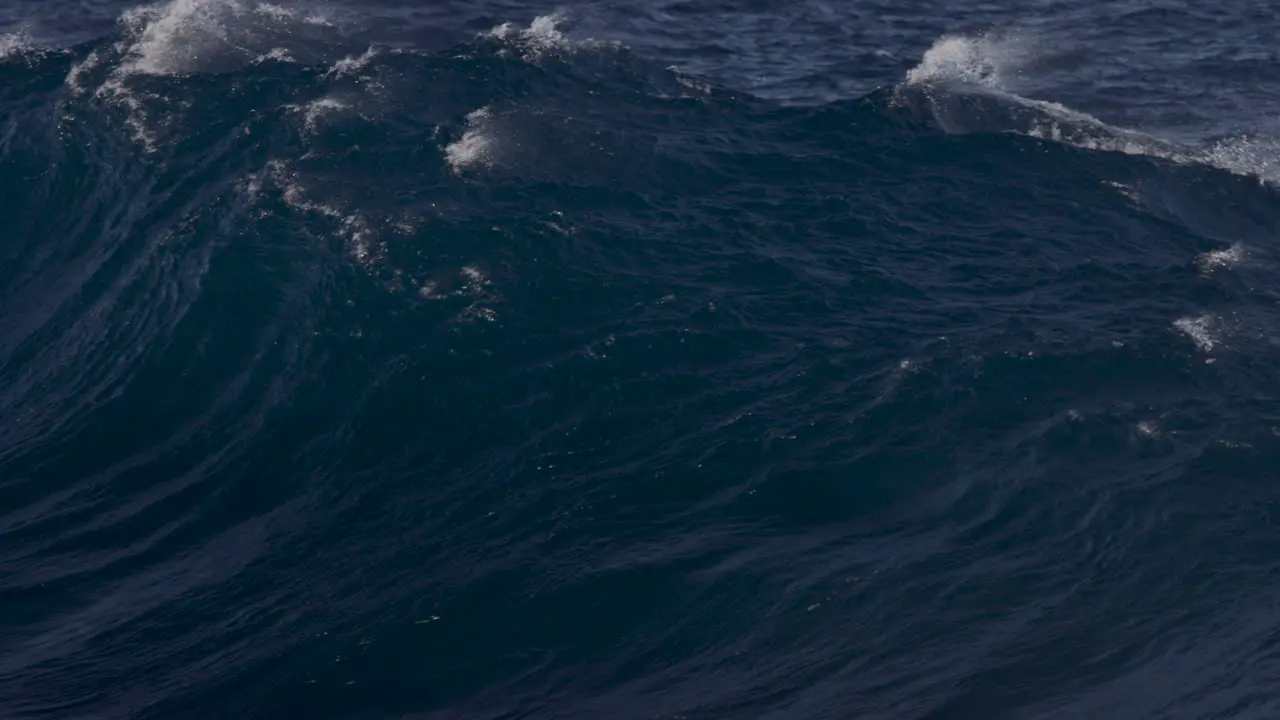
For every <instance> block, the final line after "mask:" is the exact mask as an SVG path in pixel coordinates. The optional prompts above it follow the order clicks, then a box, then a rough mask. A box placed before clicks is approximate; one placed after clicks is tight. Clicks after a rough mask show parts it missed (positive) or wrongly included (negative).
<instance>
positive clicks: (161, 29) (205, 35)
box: [120, 0, 331, 75]
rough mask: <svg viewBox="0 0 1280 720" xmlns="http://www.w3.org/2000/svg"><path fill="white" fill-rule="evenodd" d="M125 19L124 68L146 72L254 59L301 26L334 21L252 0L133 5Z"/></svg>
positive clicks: (127, 71)
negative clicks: (274, 42)
mask: <svg viewBox="0 0 1280 720" xmlns="http://www.w3.org/2000/svg"><path fill="white" fill-rule="evenodd" d="M120 21H121V23H122V24H123V25H124V28H125V37H124V39H123V40H122V47H121V50H122V51H123V54H124V61H123V62H122V63H121V66H120V72H121V73H123V74H133V73H138V74H143V75H178V74H183V73H190V72H199V71H202V70H205V69H208V68H210V67H212V66H216V65H217V64H219V63H226V62H232V63H249V62H251V61H252V60H253V59H254V58H256V57H258V56H260V55H261V54H262V53H263V52H265V51H267V50H268V49H269V48H270V47H271V46H272V42H271V41H273V40H280V39H282V38H285V37H287V36H288V35H289V34H290V32H291V31H292V29H293V28H296V27H297V26H299V25H330V24H331V23H330V22H329V20H328V19H327V18H325V17H324V16H322V15H317V14H314V13H307V12H304V11H302V10H296V9H293V8H290V7H285V6H281V5H278V4H275V3H268V2H252V1H251V0H170V1H169V2H167V3H162V4H157V5H148V6H143V7H139V8H133V9H131V10H128V11H126V12H125V13H124V15H122V16H121V18H120Z"/></svg>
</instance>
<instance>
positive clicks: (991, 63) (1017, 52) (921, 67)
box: [907, 35, 1032, 88]
mask: <svg viewBox="0 0 1280 720" xmlns="http://www.w3.org/2000/svg"><path fill="white" fill-rule="evenodd" d="M1031 57H1032V54H1031V50H1030V43H1029V42H1028V41H1025V40H1023V39H1021V38H1016V37H995V36H991V35H979V36H975V37H968V36H964V35H947V36H944V37H942V38H941V39H939V40H938V41H937V42H935V43H934V44H933V47H930V48H929V49H928V50H927V51H926V52H925V54H924V56H923V57H922V58H920V63H919V64H918V65H916V66H915V67H914V68H912V69H911V70H910V71H908V72H907V83H908V84H910V85H922V84H926V83H935V82H944V83H957V82H960V83H970V84H974V85H984V86H988V87H1001V88H1003V87H1005V86H1006V85H1007V84H1008V82H1009V81H1010V80H1011V79H1012V78H1013V77H1015V76H1016V75H1017V74H1018V73H1019V72H1020V71H1021V68H1022V66H1023V65H1024V64H1025V63H1026V62H1027V61H1028V60H1029V59H1031Z"/></svg>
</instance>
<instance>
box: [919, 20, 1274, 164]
mask: <svg viewBox="0 0 1280 720" xmlns="http://www.w3.org/2000/svg"><path fill="white" fill-rule="evenodd" d="M1036 60H1037V58H1036V43H1035V42H1034V41H1033V40H1031V39H1028V38H1022V37H1018V36H1004V37H1001V36H995V35H990V34H980V35H973V36H967V35H947V36H944V37H942V38H940V39H939V40H937V41H936V42H935V43H934V44H933V46H932V47H930V48H929V50H927V51H926V52H925V54H924V55H923V56H922V57H921V59H920V62H919V63H918V64H917V65H916V66H915V67H913V68H912V69H911V70H909V71H907V74H906V77H905V78H904V80H903V82H902V83H901V84H899V85H898V87H897V88H896V89H895V99H896V102H897V103H898V104H900V105H905V106H907V107H913V108H915V109H917V110H919V111H923V112H924V113H926V114H927V115H928V116H929V117H930V118H931V119H932V120H933V122H934V123H935V124H936V125H937V126H938V127H939V128H940V129H942V130H943V131H944V132H947V133H952V134H962V133H974V132H1012V133H1017V134H1020V135H1025V136H1027V137H1034V138H1037V139H1040V140H1048V141H1051V142H1057V143H1062V144H1066V145H1073V146H1075V147H1079V148H1084V149H1088V150H1101V151H1106V152H1119V153H1125V154H1128V155H1145V156H1148V157H1155V158H1160V159H1163V160H1169V161H1172V162H1176V163H1180V164H1199V165H1207V166H1210V167H1215V168H1218V169H1220V170H1226V171H1227V172H1231V173H1234V174H1237V175H1245V176H1250V177H1255V178H1257V179H1258V180H1259V181H1261V182H1271V183H1275V182H1278V181H1280V140H1277V139H1268V138H1259V137H1253V136H1248V135H1245V136H1239V137H1234V138H1228V139H1224V140H1219V141H1217V142H1216V143H1214V144H1213V145H1211V146H1208V147H1188V146H1185V145H1182V144H1179V143H1177V142H1174V141H1170V140H1165V139H1161V138H1159V137H1157V136H1155V135H1151V134H1148V133H1145V132H1142V131H1140V130H1134V129H1129V128H1123V127H1118V126H1115V125H1111V124H1109V123H1107V122H1104V121H1103V120H1100V119H1098V118H1097V117H1094V116H1093V115H1090V114H1089V113H1086V112H1082V111H1080V110H1075V109H1073V108H1070V107H1067V106H1066V105H1063V104H1061V103H1056V102H1052V101H1047V100H1039V99H1035V98H1030V97H1025V96H1023V95H1020V94H1018V93H1017V92H1015V91H1014V89H1013V88H1014V87H1015V86H1016V85H1017V84H1018V82H1019V81H1020V80H1022V79H1024V76H1025V74H1026V73H1028V72H1029V71H1030V70H1029V69H1030V68H1031V67H1033V66H1034V65H1035V63H1036Z"/></svg>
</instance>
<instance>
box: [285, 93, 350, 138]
mask: <svg viewBox="0 0 1280 720" xmlns="http://www.w3.org/2000/svg"><path fill="white" fill-rule="evenodd" d="M292 107H293V108H294V109H299V110H301V111H302V116H303V126H304V127H306V129H307V132H308V133H315V131H316V128H317V127H319V123H320V119H321V118H323V117H324V116H326V115H330V114H333V113H337V112H341V111H343V110H347V109H349V108H350V107H351V106H350V105H349V104H348V103H346V102H344V101H342V100H339V99H338V98H335V97H330V96H325V97H322V98H318V99H316V100H312V101H311V102H309V103H307V104H306V105H304V106H302V107H301V108H298V107H297V106H296V105H295V106H292Z"/></svg>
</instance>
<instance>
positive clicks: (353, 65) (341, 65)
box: [325, 46, 378, 78]
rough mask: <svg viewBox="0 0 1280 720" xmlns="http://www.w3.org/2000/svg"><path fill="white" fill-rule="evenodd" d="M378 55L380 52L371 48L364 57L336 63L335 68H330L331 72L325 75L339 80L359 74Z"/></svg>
mask: <svg viewBox="0 0 1280 720" xmlns="http://www.w3.org/2000/svg"><path fill="white" fill-rule="evenodd" d="M377 55H378V51H377V50H376V49H375V48H373V47H372V46H370V47H369V49H368V50H365V51H364V53H363V54H362V55H359V56H356V57H352V56H348V57H345V58H342V59H341V60H339V61H338V62H336V63H334V64H333V67H331V68H329V72H327V73H325V77H329V78H339V77H343V76H346V75H351V74H354V73H357V72H359V71H360V70H363V69H364V68H365V66H367V65H368V64H369V61H370V60H373V59H374V58H375V57H377Z"/></svg>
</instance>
